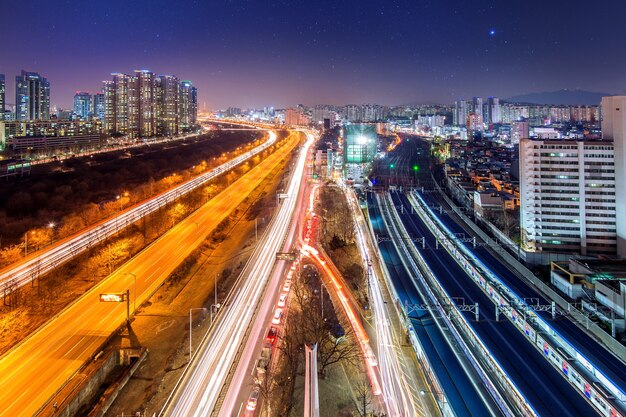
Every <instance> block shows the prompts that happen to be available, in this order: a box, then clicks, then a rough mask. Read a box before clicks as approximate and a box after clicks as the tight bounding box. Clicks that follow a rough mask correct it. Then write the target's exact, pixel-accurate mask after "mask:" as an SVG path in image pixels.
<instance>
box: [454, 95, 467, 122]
mask: <svg viewBox="0 0 626 417" xmlns="http://www.w3.org/2000/svg"><path fill="white" fill-rule="evenodd" d="M467 114H468V111H467V101H465V100H457V101H455V102H454V114H453V119H454V120H453V123H454V124H455V125H457V126H463V125H465V124H466V123H467Z"/></svg>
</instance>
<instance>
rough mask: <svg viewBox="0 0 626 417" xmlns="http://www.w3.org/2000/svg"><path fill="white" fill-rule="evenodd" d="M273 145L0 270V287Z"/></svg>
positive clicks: (48, 266)
mask: <svg viewBox="0 0 626 417" xmlns="http://www.w3.org/2000/svg"><path fill="white" fill-rule="evenodd" d="M275 142H276V133H274V132H273V131H271V130H270V131H269V137H268V140H267V141H265V142H264V143H263V144H261V145H259V146H258V147H256V148H254V149H252V150H250V151H248V152H245V153H243V154H241V155H239V156H238V157H236V158H234V159H232V160H230V161H228V162H225V163H223V164H221V165H219V166H218V167H216V168H214V169H212V170H211V171H209V172H206V173H204V174H201V175H199V176H197V177H195V178H192V179H190V180H189V181H186V182H184V183H182V184H180V185H178V186H177V187H174V188H172V189H170V190H168V191H165V192H163V193H161V194H159V195H158V196H156V197H153V198H151V199H149V200H146V201H144V202H142V203H139V204H137V205H135V206H133V207H130V208H128V209H126V210H124V211H122V212H121V213H119V214H117V215H115V216H113V217H110V218H108V219H105V220H102V221H101V222H99V223H96V224H95V225H93V226H90V227H88V228H86V229H84V230H82V231H80V232H78V233H76V234H74V235H72V236H69V237H67V238H65V239H62V240H60V241H58V242H56V243H55V244H53V245H52V246H50V247H47V248H45V249H42V250H39V251H37V252H34V253H32V254H31V255H29V256H27V257H26V258H24V259H23V260H21V261H19V262H17V263H15V264H12V265H9V266H7V267H6V268H4V269H2V270H0V285H3V284H7V283H11V284H14V285H16V286H18V287H21V286H23V285H25V284H27V283H29V282H32V281H34V280H35V279H36V278H38V277H39V276H41V275H43V274H45V273H47V272H50V271H51V270H53V269H55V268H57V267H58V266H60V265H62V264H64V263H65V262H68V261H69V260H71V259H73V258H74V257H76V256H77V255H79V254H81V253H83V252H85V251H87V250H88V249H90V248H91V247H93V246H94V245H97V244H98V243H100V242H102V241H104V240H105V239H107V238H109V237H110V236H113V235H114V234H116V233H118V232H119V231H120V230H122V229H124V228H125V227H127V226H129V225H131V224H133V223H134V222H136V221H138V220H140V219H141V218H143V217H144V216H146V215H148V214H150V213H153V212H155V211H156V210H158V209H159V208H160V207H163V206H165V205H167V204H169V203H171V202H173V201H175V200H176V199H178V198H179V197H181V196H183V195H185V194H187V193H189V192H191V191H193V190H195V189H196V188H198V187H200V186H202V185H204V184H205V183H207V182H208V181H210V180H212V179H213V178H215V177H217V176H219V175H221V174H223V173H224V172H227V171H228V170H230V169H232V168H234V167H236V166H237V165H239V164H241V163H243V162H244V161H246V160H248V159H250V158H251V157H253V156H255V155H257V154H259V153H260V152H262V151H264V150H265V149H267V148H269V147H270V146H272V145H273V144H274V143H275Z"/></svg>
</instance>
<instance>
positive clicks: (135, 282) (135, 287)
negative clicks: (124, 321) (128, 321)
mask: <svg viewBox="0 0 626 417" xmlns="http://www.w3.org/2000/svg"><path fill="white" fill-rule="evenodd" d="M124 275H132V276H133V293H134V298H133V314H135V312H137V275H135V274H134V273H132V272H125V273H124Z"/></svg>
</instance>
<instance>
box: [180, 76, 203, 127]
mask: <svg viewBox="0 0 626 417" xmlns="http://www.w3.org/2000/svg"><path fill="white" fill-rule="evenodd" d="M178 107H179V111H178V117H179V123H180V130H181V131H184V130H189V129H191V128H193V126H195V125H196V123H197V120H198V90H197V89H196V87H194V86H193V84H192V83H191V81H188V80H183V81H181V83H180V98H179V101H178Z"/></svg>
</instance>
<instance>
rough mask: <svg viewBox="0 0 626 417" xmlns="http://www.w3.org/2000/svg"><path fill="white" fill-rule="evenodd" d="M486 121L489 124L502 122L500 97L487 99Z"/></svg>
mask: <svg viewBox="0 0 626 417" xmlns="http://www.w3.org/2000/svg"><path fill="white" fill-rule="evenodd" d="M486 121H487V124H489V125H492V124H495V123H500V121H501V118H500V99H499V98H498V97H489V98H488V99H487V119H486Z"/></svg>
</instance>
